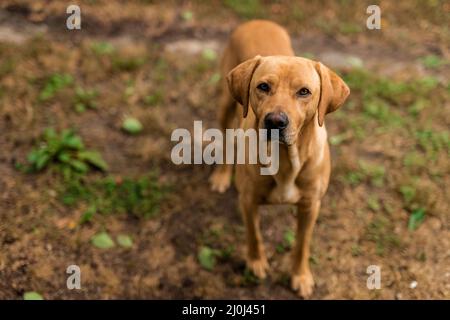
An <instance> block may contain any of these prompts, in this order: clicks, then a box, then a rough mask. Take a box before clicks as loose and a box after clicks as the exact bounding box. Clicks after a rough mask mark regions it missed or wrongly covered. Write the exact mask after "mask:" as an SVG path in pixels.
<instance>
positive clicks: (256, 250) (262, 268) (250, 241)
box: [239, 194, 269, 279]
mask: <svg viewBox="0 0 450 320" xmlns="http://www.w3.org/2000/svg"><path fill="white" fill-rule="evenodd" d="M239 206H240V210H241V212H242V215H243V219H244V223H245V229H246V239H247V259H246V260H247V268H248V269H250V270H251V271H252V272H253V273H254V275H255V276H257V277H258V278H260V279H264V278H265V277H266V271H267V270H268V269H269V264H268V262H267V258H266V254H265V252H264V244H263V240H262V236H261V231H260V228H259V214H258V203H257V202H256V201H255V199H254V198H253V197H252V196H251V195H249V194H241V195H240V196H239Z"/></svg>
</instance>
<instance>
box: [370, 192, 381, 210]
mask: <svg viewBox="0 0 450 320" xmlns="http://www.w3.org/2000/svg"><path fill="white" fill-rule="evenodd" d="M367 206H368V207H369V209H371V210H372V211H374V212H377V211H380V209H381V205H380V200H379V199H378V198H377V197H376V196H369V198H367Z"/></svg>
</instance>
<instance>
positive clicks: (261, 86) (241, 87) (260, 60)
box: [227, 56, 350, 145]
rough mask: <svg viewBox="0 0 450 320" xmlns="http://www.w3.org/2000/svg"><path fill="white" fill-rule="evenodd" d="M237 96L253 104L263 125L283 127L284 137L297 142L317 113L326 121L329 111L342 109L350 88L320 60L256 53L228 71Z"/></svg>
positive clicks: (281, 128)
mask: <svg viewBox="0 0 450 320" xmlns="http://www.w3.org/2000/svg"><path fill="white" fill-rule="evenodd" d="M227 82H228V87H229V89H230V92H231V94H232V96H233V97H234V99H235V100H236V101H238V102H239V103H240V104H241V105H242V106H243V107H244V117H246V116H247V113H248V108H249V105H250V106H251V108H252V110H253V112H254V114H255V116H256V121H257V124H258V128H259V129H279V130H280V131H279V133H280V141H281V142H283V143H286V144H287V145H291V144H293V143H295V141H296V139H297V136H298V134H299V132H300V131H301V129H302V127H303V126H304V125H305V124H307V123H309V122H310V121H311V120H312V119H313V118H314V116H315V114H316V113H317V118H318V123H319V125H320V126H322V125H323V121H324V117H325V114H327V113H329V112H333V111H335V110H336V109H338V108H339V107H340V106H341V105H342V104H343V103H344V101H345V100H346V99H347V97H348V95H349V93H350V89H349V88H348V86H347V85H346V84H345V83H344V81H343V80H342V79H341V78H340V77H339V76H338V75H336V74H335V73H334V72H333V71H331V70H330V69H328V68H327V67H326V66H324V65H323V64H322V63H320V62H316V61H312V60H309V59H305V58H300V57H288V56H267V57H261V56H256V57H254V58H253V59H250V60H247V61H245V62H243V63H241V64H240V65H238V66H237V67H235V68H234V69H233V70H231V71H230V73H229V74H228V75H227Z"/></svg>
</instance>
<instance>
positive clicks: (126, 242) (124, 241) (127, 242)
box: [117, 234, 133, 248]
mask: <svg viewBox="0 0 450 320" xmlns="http://www.w3.org/2000/svg"><path fill="white" fill-rule="evenodd" d="M117 243H118V244H119V245H120V246H121V247H124V248H131V247H132V246H133V239H131V237H130V236H129V235H126V234H119V235H118V236H117Z"/></svg>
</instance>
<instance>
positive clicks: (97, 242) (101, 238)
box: [91, 232, 115, 249]
mask: <svg viewBox="0 0 450 320" xmlns="http://www.w3.org/2000/svg"><path fill="white" fill-rule="evenodd" d="M91 241H92V244H93V245H94V246H96V247H97V248H100V249H109V248H112V247H114V246H115V244H114V241H113V239H111V237H110V236H109V234H107V233H106V232H101V233H98V234H96V235H94V236H93V237H92V239H91Z"/></svg>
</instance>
